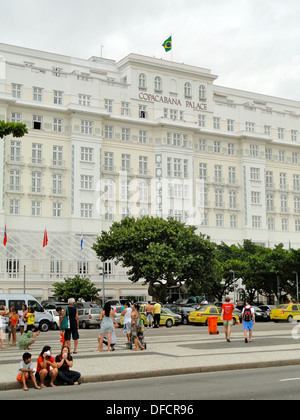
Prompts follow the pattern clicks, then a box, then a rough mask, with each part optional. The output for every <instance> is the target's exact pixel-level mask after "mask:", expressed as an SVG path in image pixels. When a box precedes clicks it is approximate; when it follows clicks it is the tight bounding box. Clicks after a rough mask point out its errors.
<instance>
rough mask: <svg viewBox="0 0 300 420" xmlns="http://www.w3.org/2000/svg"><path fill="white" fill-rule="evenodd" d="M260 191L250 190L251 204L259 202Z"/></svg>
mask: <svg viewBox="0 0 300 420" xmlns="http://www.w3.org/2000/svg"><path fill="white" fill-rule="evenodd" d="M260 197H261V193H260V192H257V191H251V204H260Z"/></svg>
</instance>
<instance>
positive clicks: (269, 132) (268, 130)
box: [264, 125, 271, 136]
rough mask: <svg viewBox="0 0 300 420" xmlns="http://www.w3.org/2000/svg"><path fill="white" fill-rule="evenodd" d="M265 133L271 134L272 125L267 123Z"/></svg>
mask: <svg viewBox="0 0 300 420" xmlns="http://www.w3.org/2000/svg"><path fill="white" fill-rule="evenodd" d="M264 134H266V135H267V136H270V135H271V126H270V125H265V126H264Z"/></svg>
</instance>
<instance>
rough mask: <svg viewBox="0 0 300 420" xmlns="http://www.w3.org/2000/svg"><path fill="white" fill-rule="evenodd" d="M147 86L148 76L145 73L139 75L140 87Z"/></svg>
mask: <svg viewBox="0 0 300 420" xmlns="http://www.w3.org/2000/svg"><path fill="white" fill-rule="evenodd" d="M146 87H147V77H146V75H145V74H144V73H141V74H140V75H139V88H142V89H145V88H146Z"/></svg>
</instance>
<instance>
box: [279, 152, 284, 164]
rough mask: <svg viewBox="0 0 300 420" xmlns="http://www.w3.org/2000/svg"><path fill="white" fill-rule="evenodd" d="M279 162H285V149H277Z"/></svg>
mask: <svg viewBox="0 0 300 420" xmlns="http://www.w3.org/2000/svg"><path fill="white" fill-rule="evenodd" d="M279 162H285V151H284V150H279Z"/></svg>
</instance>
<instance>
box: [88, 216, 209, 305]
mask: <svg viewBox="0 0 300 420" xmlns="http://www.w3.org/2000/svg"><path fill="white" fill-rule="evenodd" d="M196 230H197V228H196V227H194V226H185V225H184V224H183V223H180V222H178V221H176V220H174V219H172V218H169V219H168V220H165V219H162V218H154V217H143V218H141V219H134V218H129V217H127V218H125V219H123V220H122V221H121V222H119V223H117V222H115V223H113V224H112V226H111V227H110V229H109V231H108V232H105V231H102V233H101V235H100V236H99V237H98V238H97V242H96V243H95V244H94V245H93V247H92V248H93V249H94V251H95V252H96V254H97V256H98V257H99V258H100V259H101V260H102V261H106V260H112V259H114V260H115V263H116V264H118V263H121V264H122V266H123V267H125V268H128V271H127V275H128V276H129V279H130V280H131V281H132V282H134V283H136V282H138V281H139V280H144V282H145V283H144V284H148V293H149V295H150V296H152V297H153V298H157V299H159V300H163V299H164V298H165V296H166V292H167V288H168V287H170V286H175V285H178V284H182V283H183V282H186V284H187V285H188V286H190V285H191V284H194V282H198V283H199V284H204V283H205V282H207V281H210V280H211V269H212V266H213V263H214V245H213V244H212V243H211V242H210V240H209V239H208V238H205V237H204V236H203V235H201V234H200V235H198V234H196Z"/></svg>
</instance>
